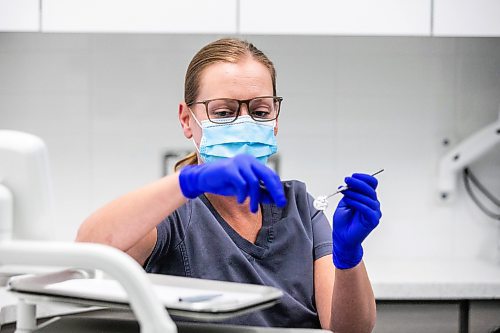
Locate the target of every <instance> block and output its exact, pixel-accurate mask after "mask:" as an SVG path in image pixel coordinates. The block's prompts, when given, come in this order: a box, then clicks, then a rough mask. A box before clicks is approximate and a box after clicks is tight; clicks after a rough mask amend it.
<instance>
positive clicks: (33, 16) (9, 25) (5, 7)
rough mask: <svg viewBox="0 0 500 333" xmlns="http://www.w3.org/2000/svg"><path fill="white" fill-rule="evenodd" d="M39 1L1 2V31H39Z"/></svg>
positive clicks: (10, 0)
mask: <svg viewBox="0 0 500 333" xmlns="http://www.w3.org/2000/svg"><path fill="white" fill-rule="evenodd" d="M39 28H40V4H39V2H38V0H0V31H38V30H39Z"/></svg>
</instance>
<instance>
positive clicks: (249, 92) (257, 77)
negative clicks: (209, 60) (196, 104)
mask: <svg viewBox="0 0 500 333" xmlns="http://www.w3.org/2000/svg"><path fill="white" fill-rule="evenodd" d="M272 94H273V82H272V78H271V73H270V72H269V69H268V68H267V67H266V66H265V65H263V64H262V63H260V62H259V61H256V60H254V59H252V58H250V57H246V58H243V59H241V60H239V61H238V62H236V63H230V62H218V63H215V64H212V65H210V66H208V67H207V68H205V69H204V70H203V72H202V73H201V76H200V87H199V93H198V99H199V100H205V99H212V98H220V97H227V98H236V99H249V98H253V97H256V96H270V95H272Z"/></svg>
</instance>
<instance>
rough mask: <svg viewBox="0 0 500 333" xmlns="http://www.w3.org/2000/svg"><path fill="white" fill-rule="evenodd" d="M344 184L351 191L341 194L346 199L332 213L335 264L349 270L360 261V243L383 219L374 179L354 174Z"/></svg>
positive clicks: (361, 254) (361, 252)
mask: <svg viewBox="0 0 500 333" xmlns="http://www.w3.org/2000/svg"><path fill="white" fill-rule="evenodd" d="M345 183H346V185H347V186H348V187H349V189H347V190H345V191H343V192H342V193H343V194H344V197H343V198H342V199H341V200H340V202H339V204H338V206H337V209H336V210H335V213H334V214H333V232H332V234H333V263H334V265H335V267H337V268H338V269H349V268H352V267H355V266H356V265H358V264H359V263H360V262H361V259H362V258H363V247H362V246H361V243H362V242H363V240H364V239H365V238H366V237H367V236H368V234H369V233H370V232H371V231H372V230H373V229H375V227H376V226H377V225H378V223H379V220H380V218H381V217H382V212H381V211H380V202H379V201H378V199H377V193H376V192H375V189H376V188H377V184H378V181H377V179H376V178H375V177H373V176H370V175H367V174H362V173H355V174H353V175H352V177H346V178H345Z"/></svg>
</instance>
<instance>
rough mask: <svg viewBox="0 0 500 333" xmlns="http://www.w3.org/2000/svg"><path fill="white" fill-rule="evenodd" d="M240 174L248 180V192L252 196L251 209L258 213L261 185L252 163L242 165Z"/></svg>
mask: <svg viewBox="0 0 500 333" xmlns="http://www.w3.org/2000/svg"><path fill="white" fill-rule="evenodd" d="M240 174H241V175H242V176H243V178H244V179H245V181H246V184H247V188H248V194H249V196H250V211H251V212H252V213H256V212H257V210H258V209H259V201H260V200H259V199H260V186H259V179H258V178H257V176H256V175H255V173H254V171H253V170H252V168H251V164H242V165H240Z"/></svg>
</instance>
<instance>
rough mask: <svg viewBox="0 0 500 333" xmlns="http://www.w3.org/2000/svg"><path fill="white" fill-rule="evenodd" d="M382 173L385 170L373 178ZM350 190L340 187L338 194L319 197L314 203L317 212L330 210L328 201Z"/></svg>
mask: <svg viewBox="0 0 500 333" xmlns="http://www.w3.org/2000/svg"><path fill="white" fill-rule="evenodd" d="M382 171H384V169H380V170H379V171H377V172H375V173H374V174H372V175H371V176H372V177H374V176H376V175H378V174H379V173H381V172H382ZM348 189H349V186H347V185H343V186H341V187H339V189H338V190H337V191H336V192H334V193H332V194H330V195H319V196H317V197H316V199H314V201H313V206H314V208H316V209H317V210H326V208H328V199H329V198H331V197H333V196H334V195H336V194H339V193H342V192H343V191H345V190H348Z"/></svg>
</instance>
